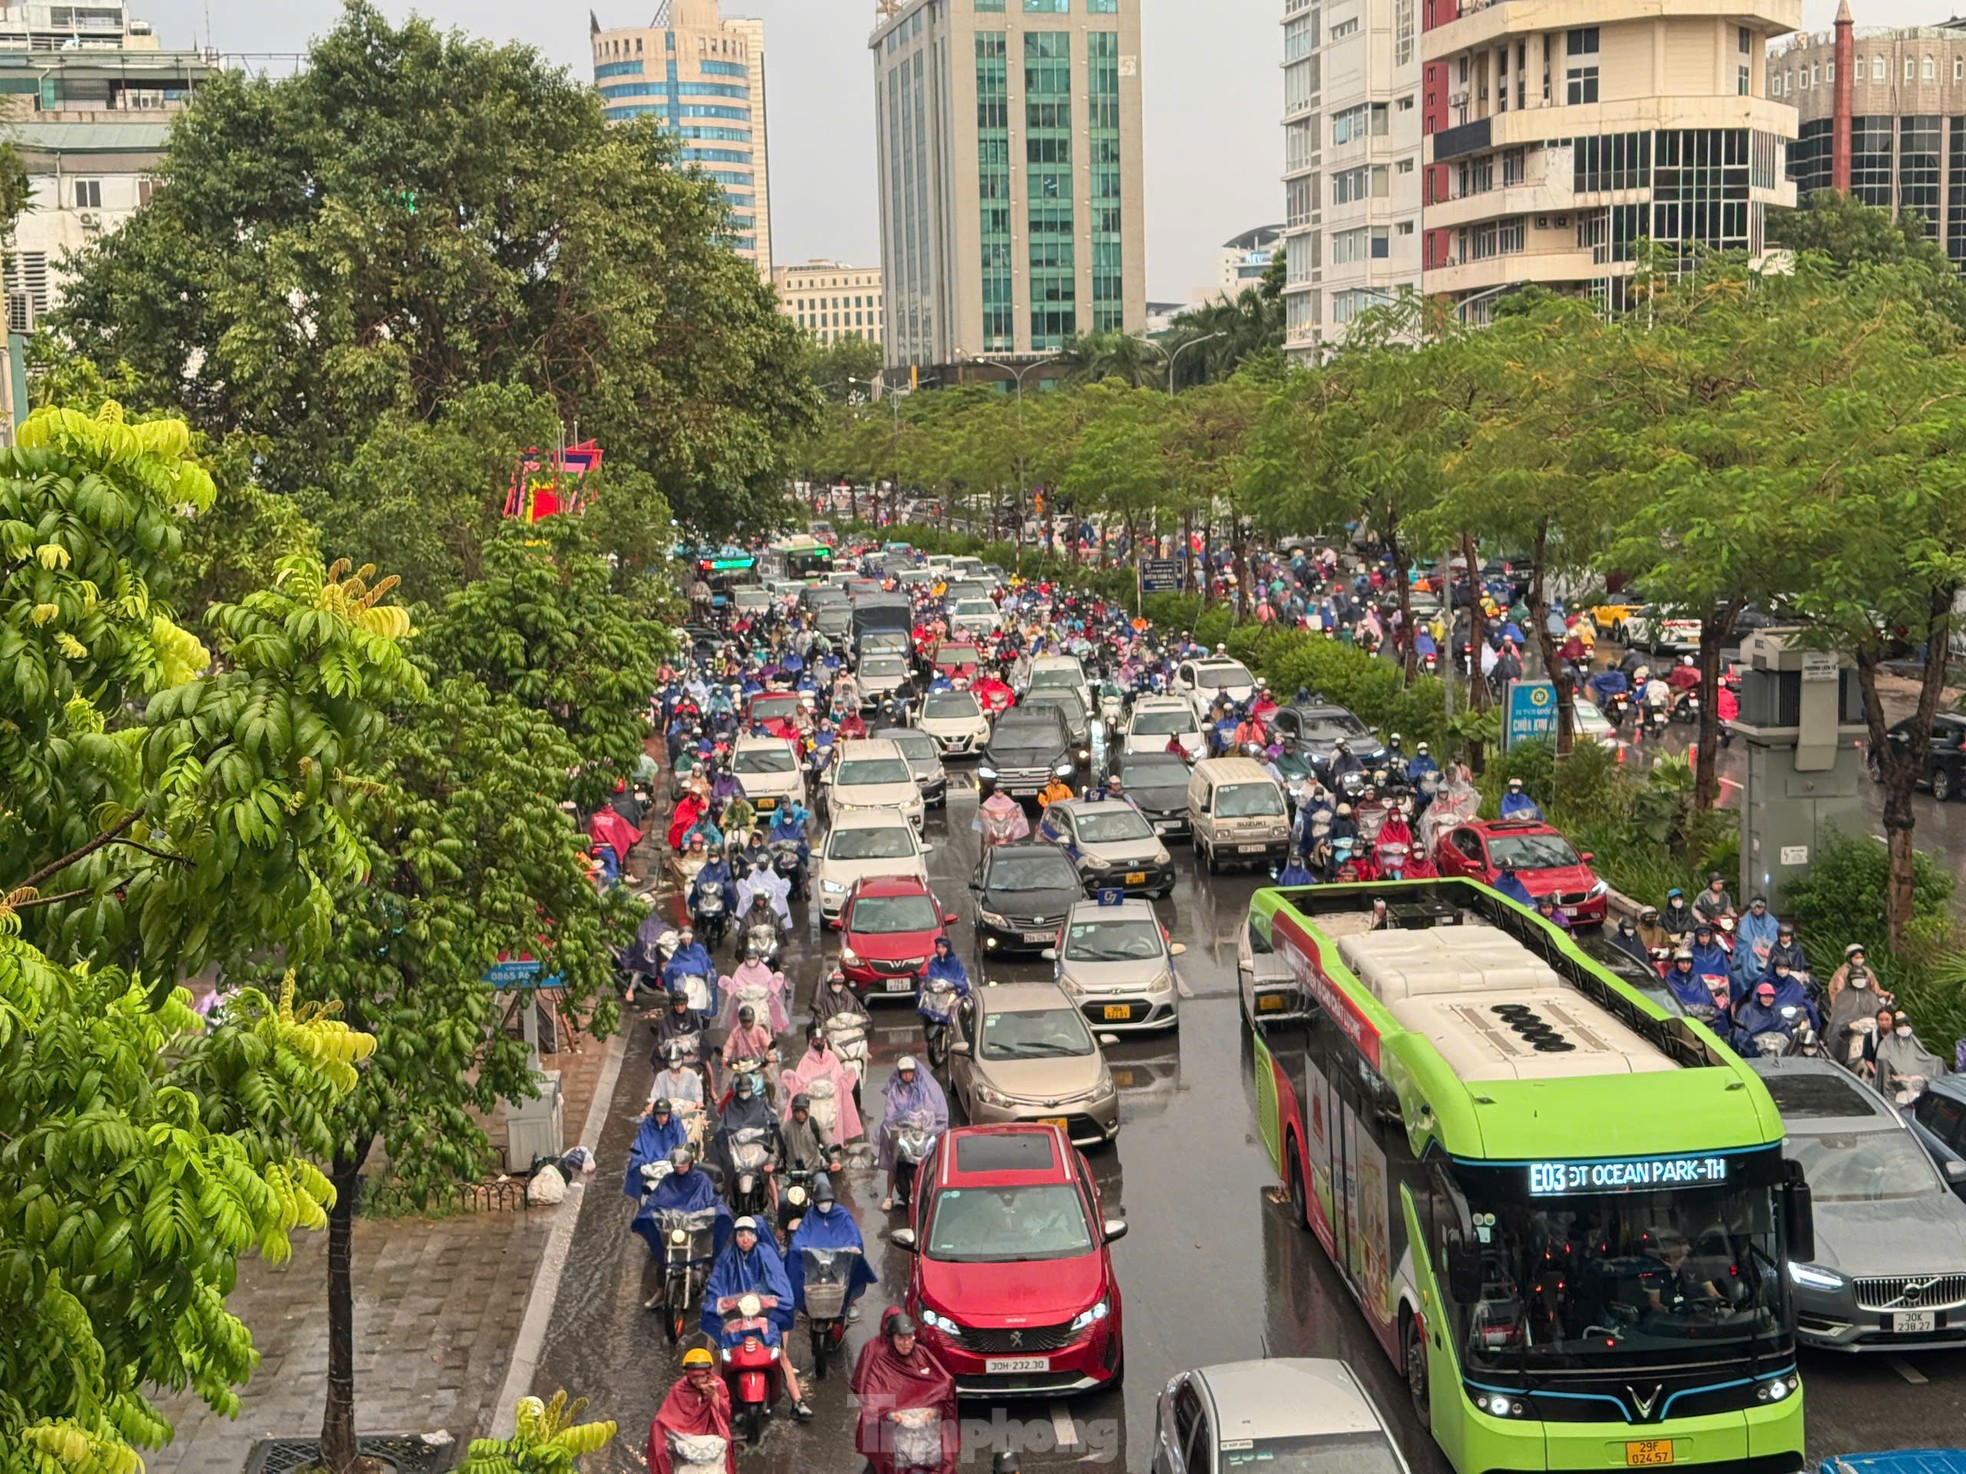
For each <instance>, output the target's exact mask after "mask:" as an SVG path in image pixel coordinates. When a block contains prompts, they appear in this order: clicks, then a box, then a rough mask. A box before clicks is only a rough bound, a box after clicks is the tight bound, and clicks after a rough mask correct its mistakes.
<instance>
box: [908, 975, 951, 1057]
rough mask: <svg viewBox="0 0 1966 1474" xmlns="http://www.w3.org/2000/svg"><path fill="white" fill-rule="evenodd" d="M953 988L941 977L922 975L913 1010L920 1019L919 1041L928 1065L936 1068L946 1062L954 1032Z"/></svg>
mask: <svg viewBox="0 0 1966 1474" xmlns="http://www.w3.org/2000/svg"><path fill="white" fill-rule="evenodd" d="M956 996H957V995H956V989H955V985H954V984H953V983H950V982H947V981H945V980H943V979H941V978H936V979H933V980H931V979H928V978H923V979H922V985H921V1001H920V1002H919V1003H918V1004H917V1005H916V1010H917V1012H919V1013H920V1014H921V1019H922V1042H923V1044H924V1045H925V1046H926V1052H927V1054H928V1064H929V1068H930V1069H933V1070H939V1069H941V1068H942V1067H943V1066H944V1065H946V1064H947V1063H948V1062H949V1039H950V1036H951V1035H952V1034H953V1033H954V1032H955V1029H954V1024H955V1017H956Z"/></svg>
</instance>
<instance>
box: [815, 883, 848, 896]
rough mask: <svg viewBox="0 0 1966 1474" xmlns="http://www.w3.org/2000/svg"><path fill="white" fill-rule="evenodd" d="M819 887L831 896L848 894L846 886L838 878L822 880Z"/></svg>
mask: <svg viewBox="0 0 1966 1474" xmlns="http://www.w3.org/2000/svg"><path fill="white" fill-rule="evenodd" d="M819 888H820V889H821V890H822V891H824V892H826V894H827V895H829V896H843V895H845V894H846V887H845V886H843V885H841V884H840V883H839V882H838V881H837V880H822V881H820V882H819Z"/></svg>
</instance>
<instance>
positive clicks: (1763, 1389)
mask: <svg viewBox="0 0 1966 1474" xmlns="http://www.w3.org/2000/svg"><path fill="white" fill-rule="evenodd" d="M1801 1386H1802V1378H1801V1377H1799V1376H1797V1375H1796V1374H1795V1373H1793V1372H1790V1373H1789V1374H1788V1375H1786V1376H1781V1377H1771V1378H1769V1380H1767V1381H1766V1382H1763V1383H1762V1384H1761V1385H1760V1386H1759V1387H1757V1388H1755V1389H1754V1396H1755V1400H1756V1401H1757V1402H1780V1401H1781V1400H1782V1399H1783V1398H1785V1397H1787V1396H1788V1395H1789V1394H1790V1393H1791V1392H1795V1391H1798V1390H1800V1388H1801Z"/></svg>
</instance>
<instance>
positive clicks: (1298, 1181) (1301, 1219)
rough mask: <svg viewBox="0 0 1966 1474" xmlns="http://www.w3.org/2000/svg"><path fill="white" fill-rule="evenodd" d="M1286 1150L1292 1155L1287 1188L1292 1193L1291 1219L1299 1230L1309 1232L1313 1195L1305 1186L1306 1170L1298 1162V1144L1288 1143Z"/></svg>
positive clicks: (1286, 1182)
mask: <svg viewBox="0 0 1966 1474" xmlns="http://www.w3.org/2000/svg"><path fill="white" fill-rule="evenodd" d="M1284 1150H1285V1151H1287V1152H1288V1153H1289V1154H1290V1175H1289V1177H1288V1178H1287V1179H1286V1180H1285V1186H1286V1187H1287V1188H1288V1189H1289V1192H1290V1219H1291V1222H1292V1223H1293V1224H1295V1225H1296V1226H1297V1227H1298V1228H1301V1229H1304V1230H1306V1231H1307V1232H1308V1231H1309V1229H1310V1226H1311V1195H1310V1192H1309V1190H1308V1189H1307V1188H1306V1187H1305V1186H1304V1169H1303V1167H1302V1166H1301V1165H1300V1164H1299V1163H1298V1161H1297V1143H1296V1141H1294V1140H1292V1141H1288V1142H1286V1143H1285V1145H1284Z"/></svg>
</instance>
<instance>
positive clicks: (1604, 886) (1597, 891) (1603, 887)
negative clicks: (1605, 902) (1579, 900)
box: [1584, 880, 1611, 900]
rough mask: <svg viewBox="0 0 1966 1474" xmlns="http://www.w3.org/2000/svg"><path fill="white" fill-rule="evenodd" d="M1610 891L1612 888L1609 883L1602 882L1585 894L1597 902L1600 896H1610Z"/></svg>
mask: <svg viewBox="0 0 1966 1474" xmlns="http://www.w3.org/2000/svg"><path fill="white" fill-rule="evenodd" d="M1610 889H1611V887H1610V885H1609V884H1608V883H1607V882H1605V881H1602V880H1600V881H1599V882H1598V883H1597V884H1596V885H1594V886H1592V887H1591V888H1590V889H1589V890H1587V891H1585V892H1584V894H1585V895H1586V896H1588V897H1589V898H1590V899H1592V900H1596V899H1597V898H1598V897H1599V896H1602V895H1605V894H1608V893H1609V891H1610Z"/></svg>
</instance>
